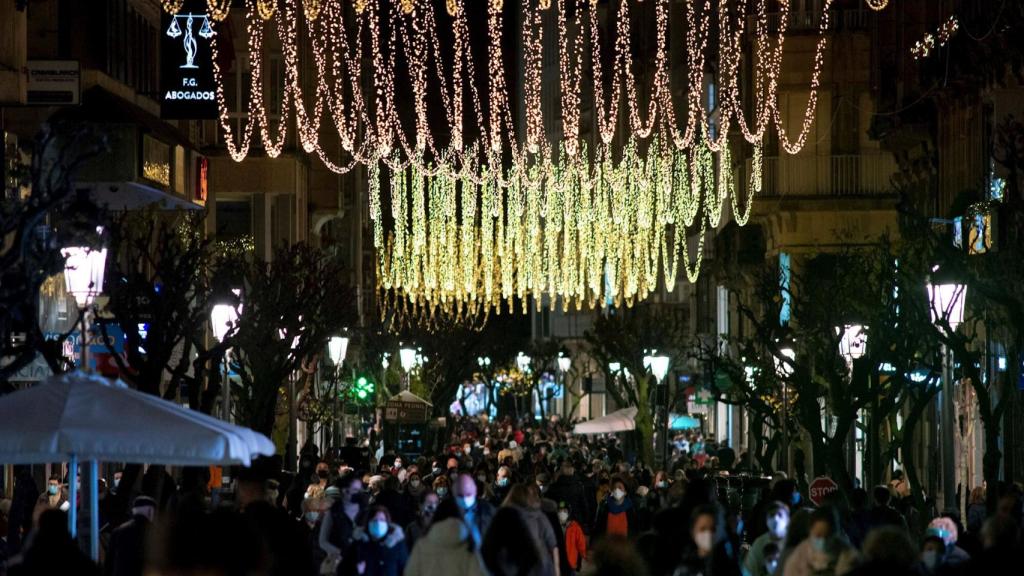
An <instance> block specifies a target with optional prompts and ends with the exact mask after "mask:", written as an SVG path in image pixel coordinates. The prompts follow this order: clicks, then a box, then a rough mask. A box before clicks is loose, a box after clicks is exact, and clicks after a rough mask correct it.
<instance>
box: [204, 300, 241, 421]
mask: <svg viewBox="0 0 1024 576" xmlns="http://www.w3.org/2000/svg"><path fill="white" fill-rule="evenodd" d="M237 292H238V291H236V294H237ZM237 322H238V309H237V308H235V307H234V306H233V305H231V304H214V305H213V307H212V308H210V326H211V328H213V337H214V338H216V339H217V342H221V343H223V342H224V339H225V338H227V336H228V333H229V332H230V331H231V329H232V328H233V327H234V326H235V324H236V323H237ZM223 368H224V380H223V382H224V384H223V386H224V388H223V390H222V391H221V412H223V414H222V417H223V418H224V421H225V422H228V421H230V420H231V382H230V380H229V378H230V375H229V371H228V353H227V351H225V352H224V366H223Z"/></svg>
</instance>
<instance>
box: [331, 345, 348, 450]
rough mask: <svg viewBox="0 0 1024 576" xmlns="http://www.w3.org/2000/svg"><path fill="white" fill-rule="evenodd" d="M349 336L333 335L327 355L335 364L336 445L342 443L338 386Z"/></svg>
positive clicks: (333, 415)
mask: <svg viewBox="0 0 1024 576" xmlns="http://www.w3.org/2000/svg"><path fill="white" fill-rule="evenodd" d="M348 342H349V340H348V337H347V336H331V338H330V339H329V340H328V341H327V355H328V356H330V357H331V363H332V364H334V385H333V386H332V387H331V397H332V398H331V405H332V406H333V407H334V408H333V410H331V443H332V444H333V445H334V446H340V445H341V435H340V434H338V430H339V426H338V387H339V384H340V383H341V382H340V380H341V366H342V364H344V363H345V356H347V355H348Z"/></svg>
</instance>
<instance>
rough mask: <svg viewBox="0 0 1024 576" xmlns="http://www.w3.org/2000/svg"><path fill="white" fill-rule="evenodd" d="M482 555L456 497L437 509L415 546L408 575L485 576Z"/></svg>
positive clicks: (406, 572)
mask: <svg viewBox="0 0 1024 576" xmlns="http://www.w3.org/2000/svg"><path fill="white" fill-rule="evenodd" d="M486 573H487V572H486V571H485V570H484V568H483V564H482V563H481V560H480V555H479V554H478V553H477V550H476V547H475V546H474V544H473V541H472V538H471V537H470V533H469V529H468V528H467V527H466V524H465V522H464V521H463V519H462V513H461V512H460V511H459V507H458V505H457V504H455V502H454V501H452V500H442V501H441V502H440V504H438V506H437V510H436V511H435V512H434V518H433V521H432V522H431V524H430V529H429V530H427V532H426V534H423V535H422V537H420V539H419V540H417V541H416V545H415V546H414V547H413V549H412V554H411V555H410V556H409V563H408V564H407V565H406V567H405V574H404V576H435V575H437V574H451V575H453V576H454V575H456V574H457V575H459V576H484V574H486Z"/></svg>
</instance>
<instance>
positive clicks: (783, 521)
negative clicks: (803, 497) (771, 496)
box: [743, 501, 789, 576]
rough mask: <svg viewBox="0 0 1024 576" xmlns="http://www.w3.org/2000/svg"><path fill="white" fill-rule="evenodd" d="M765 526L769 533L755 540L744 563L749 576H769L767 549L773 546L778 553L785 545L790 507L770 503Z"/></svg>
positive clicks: (780, 503)
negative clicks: (766, 558)
mask: <svg viewBox="0 0 1024 576" xmlns="http://www.w3.org/2000/svg"><path fill="white" fill-rule="evenodd" d="M765 524H766V525H767V526H768V531H767V532H765V533H764V534H762V535H760V536H758V537H757V539H755V540H754V543H753V544H752V545H751V546H750V551H749V552H747V558H746V560H745V561H744V563H743V565H744V566H743V567H744V569H745V572H744V573H745V574H747V575H748V576H768V572H767V568H766V560H765V557H766V553H765V549H766V548H767V547H768V546H769V545H772V546H774V547H775V550H776V551H778V550H780V549H781V548H782V546H783V545H784V543H785V541H786V532H787V531H788V530H789V507H787V506H786V505H785V504H783V503H782V502H778V501H776V502H772V503H770V504H769V505H768V507H767V508H766V509H765Z"/></svg>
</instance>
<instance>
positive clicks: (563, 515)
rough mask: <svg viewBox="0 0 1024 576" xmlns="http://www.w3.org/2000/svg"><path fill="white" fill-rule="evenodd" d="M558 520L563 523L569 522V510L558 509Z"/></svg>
mask: <svg viewBox="0 0 1024 576" xmlns="http://www.w3.org/2000/svg"><path fill="white" fill-rule="evenodd" d="M558 521H559V522H561V523H562V524H565V523H566V522H568V521H569V512H567V511H566V510H559V511H558Z"/></svg>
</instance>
